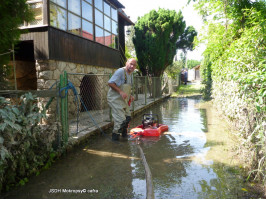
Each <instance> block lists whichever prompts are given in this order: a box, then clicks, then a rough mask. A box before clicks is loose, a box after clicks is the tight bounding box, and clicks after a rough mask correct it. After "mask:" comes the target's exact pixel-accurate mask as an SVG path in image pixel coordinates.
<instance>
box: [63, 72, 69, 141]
mask: <svg viewBox="0 0 266 200" xmlns="http://www.w3.org/2000/svg"><path fill="white" fill-rule="evenodd" d="M64 84H65V87H66V86H67V85H68V75H67V72H66V71H64ZM65 93H66V97H65V99H66V101H65V108H66V114H65V121H66V141H65V142H66V143H67V142H68V137H69V126H68V92H67V91H66V92H65Z"/></svg>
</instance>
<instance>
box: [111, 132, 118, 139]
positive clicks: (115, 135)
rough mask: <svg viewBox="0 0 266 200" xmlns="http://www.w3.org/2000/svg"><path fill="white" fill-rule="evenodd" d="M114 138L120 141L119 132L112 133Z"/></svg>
mask: <svg viewBox="0 0 266 200" xmlns="http://www.w3.org/2000/svg"><path fill="white" fill-rule="evenodd" d="M112 140H114V141H118V140H119V134H117V133H112Z"/></svg>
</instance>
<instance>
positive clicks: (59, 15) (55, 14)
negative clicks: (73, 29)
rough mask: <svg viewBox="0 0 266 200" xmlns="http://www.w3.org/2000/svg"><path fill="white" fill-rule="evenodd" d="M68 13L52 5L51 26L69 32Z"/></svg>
mask: <svg viewBox="0 0 266 200" xmlns="http://www.w3.org/2000/svg"><path fill="white" fill-rule="evenodd" d="M66 17H67V12H66V10H65V9H63V8H61V7H59V6H56V5H54V4H51V6H50V24H51V25H52V26H54V27H57V28H59V29H62V30H64V31H66V30H67V21H66Z"/></svg>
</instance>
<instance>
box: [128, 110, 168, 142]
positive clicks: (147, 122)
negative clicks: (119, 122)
mask: <svg viewBox="0 0 266 200" xmlns="http://www.w3.org/2000/svg"><path fill="white" fill-rule="evenodd" d="M158 119H159V117H158V115H155V114H144V115H143V120H142V124H141V125H139V126H137V127H135V128H133V129H131V130H130V136H131V138H135V137H137V136H153V137H154V136H160V135H161V133H163V132H165V131H168V126H167V125H165V124H159V123H158V121H159V120H158Z"/></svg>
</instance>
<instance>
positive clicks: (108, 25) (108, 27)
mask: <svg viewBox="0 0 266 200" xmlns="http://www.w3.org/2000/svg"><path fill="white" fill-rule="evenodd" d="M104 29H106V30H108V31H111V19H110V18H109V17H106V16H104Z"/></svg>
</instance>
